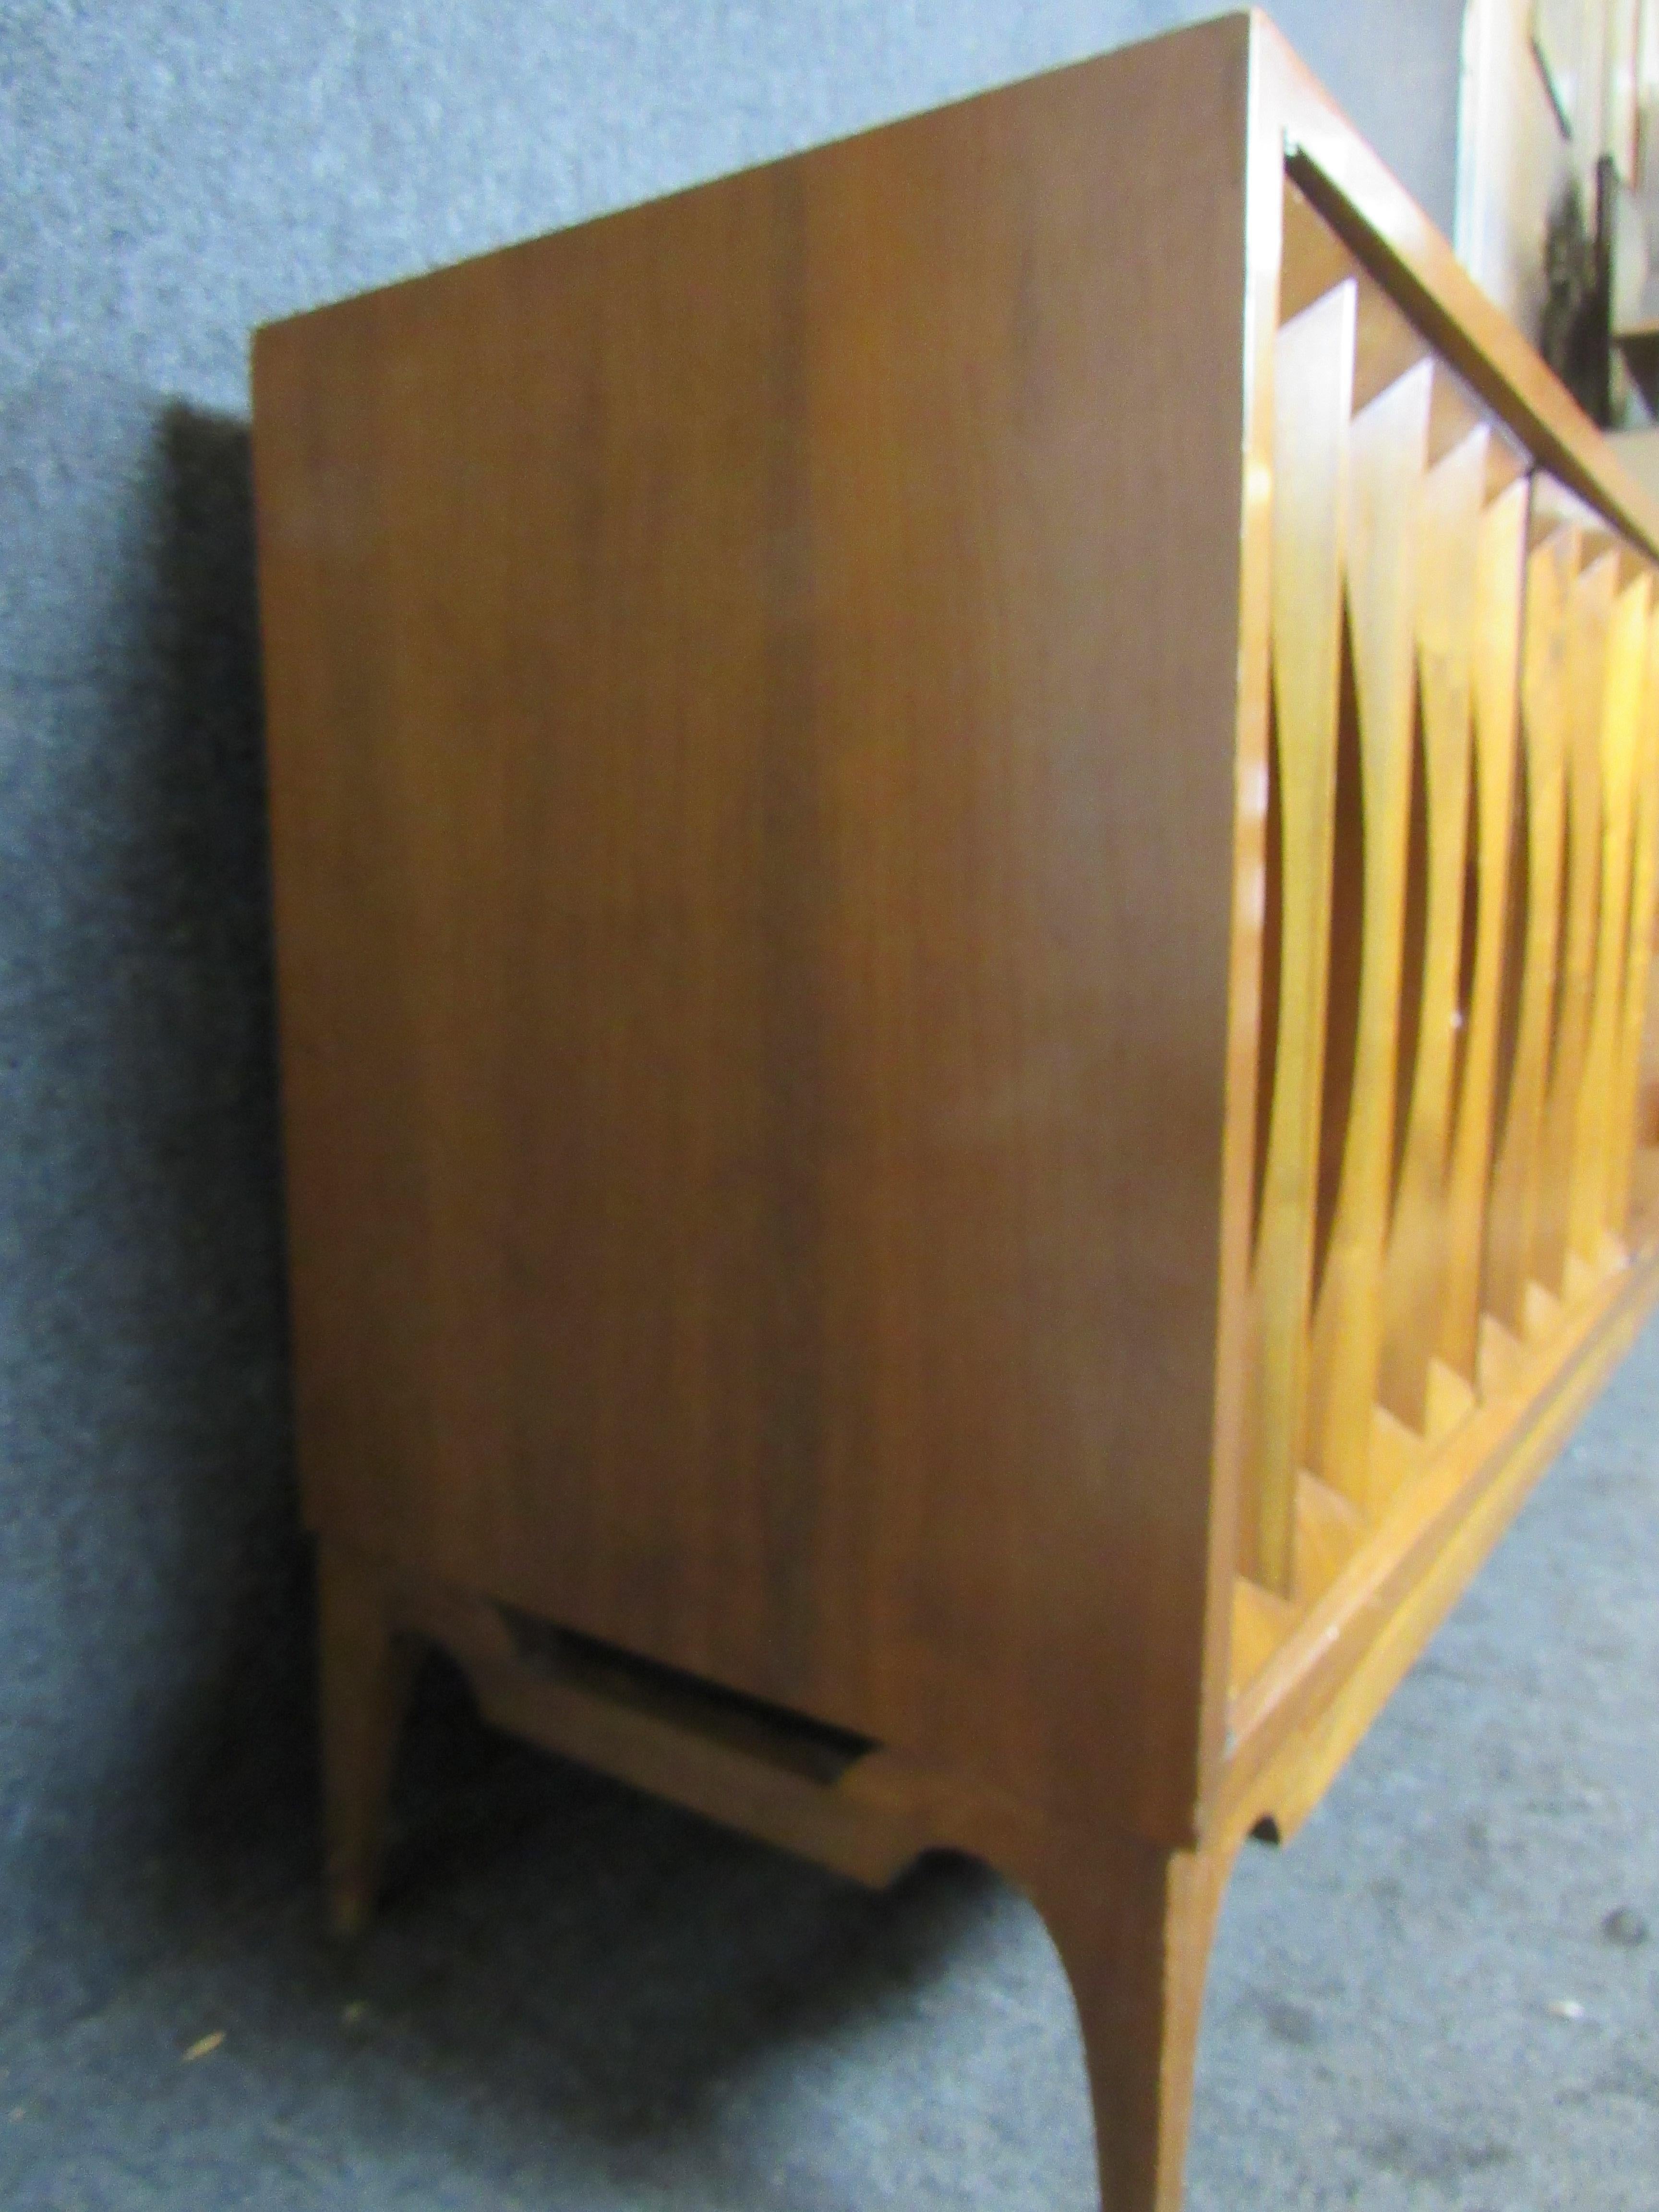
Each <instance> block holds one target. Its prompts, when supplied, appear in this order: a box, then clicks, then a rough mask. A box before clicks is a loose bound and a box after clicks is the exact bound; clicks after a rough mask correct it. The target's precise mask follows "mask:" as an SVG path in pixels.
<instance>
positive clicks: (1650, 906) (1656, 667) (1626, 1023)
mask: <svg viewBox="0 0 1659 2212" xmlns="http://www.w3.org/2000/svg"><path fill="white" fill-rule="evenodd" d="M1632 782H1633V796H1634V802H1635V810H1636V818H1635V828H1634V832H1633V835H1632V848H1633V849H1632V866H1631V899H1630V924H1629V940H1628V951H1627V952H1626V963H1625V980H1624V987H1623V993H1622V996H1621V999H1620V1015H1619V1022H1620V1035H1619V1042H1618V1046H1617V1054H1618V1073H1617V1076H1616V1078H1615V1081H1614V1086H1613V1096H1614V1099H1615V1101H1616V1115H1617V1118H1616V1121H1615V1122H1614V1126H1613V1132H1612V1135H1611V1137H1610V1139H1609V1143H1608V1155H1609V1164H1608V1190H1607V1221H1608V1225H1609V1227H1610V1228H1611V1229H1612V1231H1613V1234H1614V1236H1616V1237H1619V1238H1620V1239H1621V1241H1622V1240H1623V1239H1625V1238H1626V1237H1628V1235H1629V1233H1630V1224H1629V1216H1630V1202H1631V1177H1632V1169H1633V1166H1634V1164H1635V1157H1636V1144H1637V1136H1638V1128H1637V1121H1638V1111H1639V1108H1640V1103H1641V1102H1640V1097H1639V1095H1638V1094H1639V1090H1640V1085H1641V1079H1642V1037H1643V1032H1644V1029H1645V1028H1646V1025H1647V1015H1648V985H1649V975H1650V969H1651V966H1652V958H1653V933H1654V921H1655V910H1656V907H1659V592H1656V595H1655V603H1654V606H1653V611H1652V612H1651V614H1650V617H1649V622H1648V636H1647V656H1646V667H1645V671H1644V684H1643V693H1642V708H1641V720H1640V722H1639V725H1638V738H1637V762H1636V769H1635V775H1634V777H1633V779H1632Z"/></svg>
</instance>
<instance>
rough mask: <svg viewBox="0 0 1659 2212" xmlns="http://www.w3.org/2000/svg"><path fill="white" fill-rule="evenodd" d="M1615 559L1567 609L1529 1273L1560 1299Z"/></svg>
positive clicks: (1585, 1035) (1582, 585) (1589, 973)
mask: <svg viewBox="0 0 1659 2212" xmlns="http://www.w3.org/2000/svg"><path fill="white" fill-rule="evenodd" d="M1618 588H1619V556H1618V555H1617V554H1616V553H1604V554H1602V555H1601V556H1600V557H1599V558H1598V559H1596V560H1595V561H1592V562H1589V565H1588V566H1587V567H1586V568H1584V569H1583V571H1582V573H1581V574H1579V575H1578V576H1577V578H1576V579H1575V580H1574V582H1573V586H1572V589H1571V592H1570V593H1569V594H1568V600H1567V665H1566V687H1565V721H1566V762H1565V800H1566V805H1565V814H1566V820H1565V843H1564V845H1563V848H1562V866H1563V867H1564V869H1565V875H1564V878H1563V882H1562V900H1561V924H1560V933H1559V939H1558V941H1557V945H1556V952H1555V963H1554V965H1555V1009H1554V1020H1553V1024H1552V1030H1551V1036H1550V1045H1549V1052H1548V1059H1547V1087H1546V1091H1545V1095H1544V1117H1543V1126H1542V1128H1541V1133H1540V1158H1539V1176H1538V1219H1537V1227H1536V1231H1535V1232H1534V1239H1533V1245H1532V1254H1531V1259H1530V1261H1529V1270H1530V1273H1531V1274H1532V1275H1533V1277H1534V1279H1535V1280H1536V1281H1538V1282H1540V1283H1541V1284H1542V1285H1543V1286H1544V1288H1545V1289H1546V1290H1547V1291H1550V1292H1551V1293H1552V1294H1553V1296H1555V1297H1566V1296H1568V1295H1569V1294H1570V1285H1569V1284H1568V1281H1567V1246H1568V1226H1569V1222H1570V1218H1571V1211H1572V1190H1573V1177H1574V1169H1575V1154H1574V1144H1575V1139H1576V1138H1577V1132H1578V1112H1579V1103H1580V1100H1581V1098H1582V1097H1583V1085H1584V1079H1585V1066H1584V1059H1585V1048H1586V1046H1587V1044H1588V1042H1589V1027H1590V1012H1591V1006H1590V999H1591V990H1592V987H1593V984H1594V981H1595V933H1596V925H1597V917H1598V915H1599V914H1600V912H1601V843H1602V838H1601V749H1602V732H1603V725H1604V721H1605V718H1606V713H1607V629H1608V624H1609V622H1610V620H1611V618H1612V615H1613V599H1614V595H1615V593H1616V592H1617V591H1618Z"/></svg>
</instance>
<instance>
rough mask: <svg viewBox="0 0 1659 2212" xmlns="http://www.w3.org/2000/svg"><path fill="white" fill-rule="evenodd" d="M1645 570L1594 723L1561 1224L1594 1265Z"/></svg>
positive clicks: (1615, 641) (1619, 621)
mask: <svg viewBox="0 0 1659 2212" xmlns="http://www.w3.org/2000/svg"><path fill="white" fill-rule="evenodd" d="M1651 596H1652V585H1651V582H1650V578H1649V577H1648V576H1647V575H1646V574H1643V575H1639V576H1638V577H1637V578H1636V580H1635V581H1634V582H1632V583H1630V584H1626V586H1625V587H1624V588H1623V590H1622V591H1621V592H1620V594H1619V598H1618V600H1617V602H1616V604H1615V605H1614V606H1613V613H1612V617H1611V621H1610V623H1609V627H1608V634H1607V684H1606V691H1605V707H1604V709H1603V713H1602V717H1601V794H1602V806H1601V855H1600V860H1601V902H1600V907H1599V911H1598V915H1597V920H1596V927H1595V973H1594V975H1593V978H1592V981H1591V1010H1590V1018H1589V1038H1588V1041H1587V1042H1586V1045H1585V1048H1584V1076H1583V1087H1582V1089H1581V1091H1580V1093H1579V1102H1578V1122H1577V1130H1576V1132H1575V1133H1574V1138H1573V1146H1572V1194H1571V1206H1570V1217H1569V1220H1568V1225H1567V1241H1568V1247H1569V1251H1570V1254H1571V1255H1573V1256H1576V1257H1577V1260H1578V1261H1580V1262H1581V1263H1582V1264H1583V1265H1584V1266H1585V1267H1589V1268H1591V1269H1598V1268H1600V1267H1601V1266H1602V1264H1603V1262H1604V1260H1605V1258H1606V1256H1607V1255H1606V1249H1605V1246H1606V1240H1607V1237H1608V1236H1609V1235H1610V1234H1612V1235H1616V1236H1618V1237H1619V1238H1620V1242H1621V1243H1622V1236H1623V1230H1624V1225H1623V1223H1622V1221H1621V1222H1620V1223H1618V1224H1617V1225H1615V1223H1614V1220H1613V1201H1612V1189H1611V1185H1612V1176H1613V1154H1614V1150H1615V1146H1616V1142H1617V1139H1616V1131H1617V1128H1618V1125H1619V1120H1620V1115H1619V1109H1620V1103H1621V1101H1620V1097H1619V1093H1618V1088H1617V1085H1618V1082H1619V1077H1620V1065H1619V1029H1620V1015H1621V1013H1622V1011H1623V1009H1622V1006H1621V1004H1620V993H1621V992H1622V990H1623V987H1624V980H1625V966H1626V960H1627V958H1628V956H1629V945H1630V918H1631V877H1632V868H1631V840H1632V830H1633V829H1634V827H1635V817H1636V811H1637V757H1638V743H1639V738H1640V733H1641V718H1642V691H1643V685H1644V680H1645V678H1646V673H1647V654H1648V627H1649V619H1650V616H1649V609H1650V599H1651Z"/></svg>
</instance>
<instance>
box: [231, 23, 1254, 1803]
mask: <svg viewBox="0 0 1659 2212" xmlns="http://www.w3.org/2000/svg"><path fill="white" fill-rule="evenodd" d="M1247 64H1248V47H1247V27H1246V25H1245V24H1244V23H1243V21H1242V20H1239V21H1234V22H1232V23H1231V24H1228V25H1225V26H1222V27H1219V28H1217V29H1212V30H1208V31H1206V32H1203V33H1194V34H1193V35H1192V36H1191V37H1190V38H1187V39H1177V40H1172V41H1169V42H1164V43H1160V44H1158V45H1155V46H1149V47H1146V48H1143V49H1139V50H1136V51H1135V52H1132V53H1130V54H1127V55H1122V56H1118V57H1114V58H1110V59H1109V61H1105V62H1102V63H1100V64H1085V65H1084V66H1082V67H1080V68H1078V69H1076V70H1070V71H1066V72H1061V73H1059V74H1056V75H1054V76H1049V77H1046V78H1042V79H1040V80H1037V81H1036V82H1033V83H1031V84H1029V85H1025V86H1023V87H1018V88H1013V89H1012V90H1011V91H1009V92H1007V93H1006V94H991V95H987V96H986V97H985V98H983V99H981V100H975V101H972V102H969V103H965V104H963V105H962V106H957V107H955V108H951V109H947V110H945V111H943V112H939V113H938V114H935V115H932V116H927V117H924V118H918V119H916V120H915V121H914V122H909V123H906V124H903V125H896V126H894V127H892V128H890V129H888V130H885V131H880V132H877V133H873V134H872V135H870V136H868V137H864V138H860V139H856V140H854V141H851V142H848V143H846V144H844V145H840V146H836V147H831V148H828V149H822V150H820V151H817V152H815V153H812V154H810V155H803V156H800V157H799V158H796V159H794V160H792V161H787V162H783V163H780V164H777V165H775V166H774V167H770V168H767V169H763V170H759V171H755V172H751V173H748V174H745V175H743V176H740V177H736V178H732V179H726V180H725V181H722V182H720V183H718V184H715V185H708V186H706V187H702V188H701V189H699V190H697V191H691V192H688V193H685V194H684V195H682V196H680V197H678V198H675V199H672V200H669V201H666V202H663V203H659V204H656V205H654V206H653V207H650V208H647V209H641V210H635V211H631V212H629V213H625V214H623V215H619V216H611V217H608V218H605V220H603V221H601V222H595V223H592V224H589V225H586V226H585V227H583V228H580V229H577V230H574V231H570V232H567V233H564V234H560V235H558V236H555V237H552V238H549V239H544V240H538V241H536V242H534V243H532V244H530V245H528V246H522V247H518V248H515V249H513V250H511V251H509V252H504V253H501V254H497V255H495V256H492V257H489V258H486V259H484V260H482V261H478V262H474V263H471V264H466V265H465V266H464V267H462V268H459V269H458V270H451V271H447V272H444V273H443V274H441V275H440V276H435V277H432V278H430V279H427V280H423V281H422V282H419V283H411V284H409V285H405V286H402V287H398V288H394V289H392V290H390V291H386V292H384V293H380V294H377V295H370V296H369V297H368V298H366V299H363V300H361V301H354V302H350V303H348V304H346V305H344V306H342V307H337V308H335V309H331V310H327V311H325V312H323V313H319V314H317V315H313V316H311V317H307V318H304V319H300V320H298V321H295V322H293V323H289V324H287V325H279V326H276V327H275V328H273V329H271V330H270V331H265V332H263V333H262V334H261V336H260V339H259V343H258V349H257V353H256V359H255V405H256V424H257V433H256V444H257V466H258V489H259V505H260V522H261V542H260V554H261V563H262V577H263V595H264V611H265V621H266V635H267V645H268V652H269V665H270V708H271V716H270V720H271V761H272V775H271V799H272V817H273V836H274V844H275V853H276V879H277V925H278V938H279V948H280V950H279V964H280V981H281V996H282V1007H283V1079H284V1086H285V1111H286V1117H287V1120H286V1127H287V1143H288V1158H289V1189H290V1203H291V1209H292V1220H293V1231H294V1233H293V1250H294V1278H293V1281H294V1301H295V1340H296V1353H297V1358H298V1366H299V1387H300V1429H301V1451H302V1457H303V1462H304V1467H305V1476H306V1486H307V1510H308V1512H309V1514H310V1516H311V1517H312V1518H313V1521H314V1522H318V1523H319V1524H322V1525H325V1526H328V1527H331V1528H338V1530H339V1532H340V1533H341V1534H343V1535H344V1536H347V1537H349V1538H350V1539H352V1540H353V1541H356V1542H358V1543H360V1544H362V1546H364V1547H368V1548H371V1549H378V1550H382V1551H386V1552H388V1553H391V1554H392V1556H394V1557H395V1558H397V1559H398V1560H400V1561H402V1562H404V1563H407V1564H410V1565H423V1566H425V1567H427V1568H428V1569H429V1570H430V1571H433V1572H434V1573H436V1574H441V1575H444V1576H447V1577H450V1578H452V1579H454V1580H457V1581H462V1582H469V1583H476V1584H477V1585H478V1586H479V1587H482V1588H484V1589H489V1590H490V1591H491V1592H492V1593H494V1594H495V1595H500V1596H501V1597H503V1598H506V1599H508V1600H510V1601H512V1602H513V1603H515V1604H517V1605H520V1606H522V1607H526V1608H527V1609H530V1610H533V1611H538V1612H541V1613H545V1614H547V1615H549V1616H550V1617H552V1618H555V1619H557V1620H562V1621H564V1622H567V1623H568V1624H570V1625H571V1626H576V1627H580V1628H582V1629H585V1630H586V1631H588V1632H591V1633H593V1634H596V1635H601V1636H604V1637H606V1638H611V1639H612V1640H614V1641H616V1642H617V1643H619V1644H625V1645H627V1646H628V1647H629V1648H630V1649H633V1650H638V1651H640V1652H641V1653H643V1654H646V1655H647V1656H653V1657H656V1658H659V1659H661V1660H665V1661H669V1662H673V1663H674V1664H677V1665H679V1666H683V1667H685V1668H689V1669H691V1670H693V1671H695V1672H697V1673H700V1674H704V1675H707V1676H708V1677H709V1678H711V1679H713V1680H717V1681H722V1682H726V1683H729V1684H731V1685H732V1686H737V1687H739V1688H742V1689H745V1690H748V1691H750V1692H754V1693H756V1694H757V1695H763V1696H765V1697H768V1698H769V1699H775V1700H776V1701H778V1702H780V1703H784V1704H788V1705H793V1706H796V1707H799V1709H800V1710H802V1711H805V1712H808V1713H812V1714H817V1715H818V1716H821V1717H824V1718H826V1719H830V1720H835V1721H837V1722H840V1723H843V1724H845V1725H848V1726H850V1727H854V1728H857V1729H860V1730H862V1731H864V1732H866V1733H868V1734H870V1735H877V1736H879V1737H881V1738H882V1739H883V1740H884V1741H894V1742H897V1743H900V1744H911V1745H917V1746H926V1747H928V1748H929V1749H930V1750H932V1751H933V1752H935V1753H938V1754H939V1755H941V1756H948V1757H949V1758H951V1759H955V1760H958V1761H960V1762H961V1763H962V1764H963V1765H964V1766H965V1767H966V1768H967V1769H969V1770H970V1771H983V1772H985V1773H987V1774H988V1775H991V1776H993V1777H994V1778H996V1779H998V1780H999V1781H1000V1782H1001V1783H1003V1784H1006V1785H1007V1786H1009V1787H1011V1788H1013V1787H1018V1789H1020V1790H1024V1791H1027V1792H1029V1793H1030V1794H1032V1795H1033V1796H1036V1797H1037V1798H1039V1799H1040V1800H1042V1801H1044V1802H1054V1803H1056V1804H1058V1805H1060V1806H1061V1807H1063V1808H1065V1809H1066V1810H1067V1811H1068V1812H1069V1813H1071V1814H1073V1815H1075V1816H1077V1817H1080V1818H1081V1817H1094V1816H1096V1815H1097V1814H1100V1813H1101V1812H1102V1811H1103V1809H1104V1808H1105V1807H1106V1806H1107V1805H1108V1804H1109V1805H1110V1807H1111V1808H1112V1809H1113V1812H1114V1814H1115V1817H1118V1818H1120V1819H1123V1820H1128V1821H1130V1822H1131V1823H1132V1824H1134V1825H1137V1826H1140V1827H1142V1828H1143V1829H1144V1830H1146V1832H1150V1833H1152V1834H1156V1835H1164V1836H1170V1837H1175V1836H1179V1835H1182V1834H1184V1833H1187V1832H1189V1831H1190V1829H1191V1827H1192V1825H1193V1823H1194V1819H1195V1816H1196V1804H1197V1798H1198V1791H1199V1778H1198V1771H1197V1762H1198V1742H1199V1735H1200V1725H1201V1723H1200V1711H1199V1707H1200V1673H1201V1668H1202V1664H1203V1653H1204V1649H1205V1644H1206V1605H1207V1603H1208V1600H1209V1592H1210V1588H1211V1577H1210V1572H1209V1568H1210V1513H1211V1498H1212V1485H1213V1479H1214V1474H1215V1470H1214V1468H1213V1466H1212V1431H1213V1419H1212V1415H1213V1406H1214V1400H1215V1392H1216V1373H1215V1346H1216V1342H1217V1328H1218V1298H1219V1297H1220V1294H1221V1283H1220V1275H1221V1268H1220V1261H1219V1250H1220V1225H1221V1220H1222V1214H1223V1194H1222V1188H1221V1164H1222V1159H1223V1149H1224V1132H1223V1115H1224V1091H1225V1073H1226V1046H1227V1036H1228V997H1229V984H1230V965H1229V963H1230V955H1231V938H1230V928H1231V884H1232V868H1233V857H1234V827H1235V806H1234V781H1233V748H1234V738H1235V701H1236V690H1237V608H1238V605H1239V598H1240V577H1239V554H1240V527H1239V517H1240V511H1241V504H1242V487H1241V471H1242V455H1241V423H1242V421H1243V405H1244V396H1243V384H1242V374H1243V371H1242V362H1241V358H1240V344H1239V329H1238V301H1239V298H1240V295H1241V291H1242V289H1243V282H1244V276H1243V263H1244V248H1243V174H1244V128H1245V100H1246V94H1247ZM1177 138H1179V139H1180V140H1181V141H1182V142H1183V143H1188V145H1189V154H1188V156H1187V157H1185V158H1183V161H1182V163H1181V164H1180V166H1179V169H1178V171H1173V172H1172V171H1171V170H1170V167H1169V165H1168V163H1167V161H1166V160H1165V159H1164V154H1165V150H1166V149H1167V148H1168V147H1169V146H1170V144H1172V143H1175V142H1176V139H1177ZM1241 1252H1242V1248H1241Z"/></svg>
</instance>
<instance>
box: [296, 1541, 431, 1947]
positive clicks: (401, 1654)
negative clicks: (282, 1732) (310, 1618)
mask: <svg viewBox="0 0 1659 2212" xmlns="http://www.w3.org/2000/svg"><path fill="white" fill-rule="evenodd" d="M317 1576H318V1613H319V1629H320V1636H321V1654H320V1658H321V1671H322V1708H323V1711H322V1722H323V1818H324V1825H325V1836H326V1847H327V1854H328V1907H329V1917H330V1920H331V1923H332V1924H333V1928H334V1931H335V1933H336V1934H337V1935H338V1936H356V1935H358V1934H360V1933H361V1932H362V1929H363V1928H364V1927H365V1926H366V1925H367V1924H368V1919H369V1917H370V1915H371V1914H372V1913H373V1911H374V1902H375V1898H376V1894H377V1893H378V1891H379V1887H380V1857H381V1851H382V1849H383V1847H384V1844H385V1838H386V1799H387V1796H388V1795H389V1793H390V1790H391V1787H392V1765H393V1761H394V1759H395V1758H396V1755H397V1748H398V1735H399V1734H400V1732H401V1730H402V1728H403V1723H404V1715H405V1713H406V1712H407V1711H408V1706H409V1692H410V1685H411V1684H412V1682H413V1680H414V1675H415V1664H416V1658H417V1656H418V1651H419V1647H418V1645H417V1644H416V1642H415V1641H414V1639H413V1638H410V1637H409V1636H407V1635H405V1634H403V1633H400V1632H398V1630H397V1629H396V1628H395V1627H394V1626H393V1622H392V1610H391V1606H390V1603H389V1599H388V1593H387V1590H386V1580H385V1577H384V1575H383V1574H382V1573H381V1571H380V1570H379V1569H378V1568H377V1567H376V1566H375V1565H374V1563H373V1562H372V1561H371V1560H368V1559H364V1558H363V1557H362V1555H361V1554H360V1553H356V1552H354V1551H352V1550H351V1549H349V1547H347V1546H344V1545H342V1544H338V1543H335V1542H332V1541H330V1540H329V1539H328V1538H326V1537H325V1538H323V1539H322V1540H321V1541H319V1546H318V1554H317Z"/></svg>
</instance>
